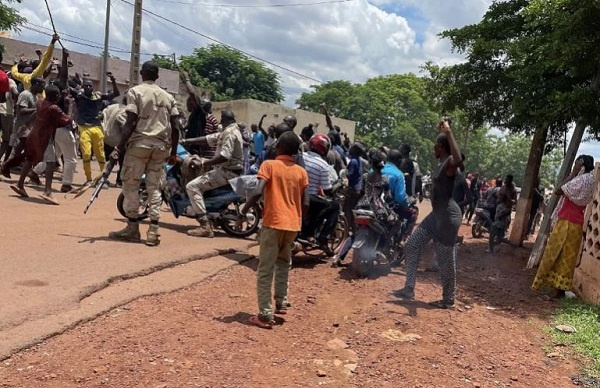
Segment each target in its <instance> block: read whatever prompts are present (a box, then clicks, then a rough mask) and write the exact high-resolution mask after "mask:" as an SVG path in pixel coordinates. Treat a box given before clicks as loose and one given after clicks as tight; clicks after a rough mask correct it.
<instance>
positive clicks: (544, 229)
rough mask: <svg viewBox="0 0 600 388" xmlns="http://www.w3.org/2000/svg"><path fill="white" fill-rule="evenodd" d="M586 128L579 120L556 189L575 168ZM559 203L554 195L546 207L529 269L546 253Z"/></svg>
mask: <svg viewBox="0 0 600 388" xmlns="http://www.w3.org/2000/svg"><path fill="white" fill-rule="evenodd" d="M586 126H587V124H586V123H584V122H583V120H579V121H578V122H577V125H576V126H575V131H574V132H573V136H572V137H571V141H570V142H569V148H568V149H567V153H566V155H565V159H564V160H563V163H562V165H561V166H560V172H559V173H558V178H557V179H556V186H555V189H557V188H558V187H559V186H560V184H561V183H562V182H563V181H564V180H565V178H566V176H567V175H568V174H569V172H570V171H571V167H572V166H573V162H574V161H575V156H576V155H577V151H578V150H579V145H580V144H581V140H582V139H583V135H584V133H585V127H586ZM557 203H558V196H556V195H554V194H552V197H551V198H550V201H549V202H548V206H546V210H545V211H544V220H543V221H542V225H541V226H540V230H539V232H538V236H537V238H536V240H535V245H534V246H533V250H532V251H531V255H530V256H529V261H528V262H527V268H533V267H535V266H536V265H537V264H538V263H539V261H540V258H541V257H542V254H543V253H544V248H545V247H546V241H547V240H548V235H549V234H550V217H552V213H553V212H554V208H555V207H556V204H557Z"/></svg>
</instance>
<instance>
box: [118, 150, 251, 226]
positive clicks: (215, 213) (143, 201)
mask: <svg viewBox="0 0 600 388" xmlns="http://www.w3.org/2000/svg"><path fill="white" fill-rule="evenodd" d="M177 153H178V156H179V157H180V158H182V159H185V158H187V157H188V156H189V154H188V153H187V151H185V149H183V147H181V146H179V148H178V150H177ZM165 169H166V170H167V172H166V176H167V179H166V185H164V187H163V188H162V189H161V196H162V200H163V201H164V202H165V203H166V204H168V205H169V208H170V209H171V212H172V213H173V215H174V216H175V218H179V217H181V216H184V217H188V218H194V219H195V218H196V216H195V214H193V213H192V212H190V200H189V198H188V196H187V193H186V192H185V187H184V185H183V184H182V175H181V163H178V164H175V165H173V166H168V165H165ZM203 196H204V203H205V205H206V210H207V213H208V219H209V220H210V221H211V222H212V224H213V226H214V227H220V228H221V229H223V231H224V232H225V233H227V234H228V235H230V236H233V237H240V238H245V237H248V236H250V235H252V234H254V233H256V232H257V230H258V228H259V226H260V219H261V211H260V207H259V206H258V205H255V206H253V207H252V208H251V209H250V210H249V211H248V214H247V216H246V221H245V222H244V224H243V226H242V228H241V229H237V228H236V226H235V224H236V220H237V215H238V214H239V211H240V210H241V208H242V207H243V205H244V203H245V202H246V199H245V197H243V196H242V195H240V194H238V193H236V192H235V191H234V189H233V187H232V186H231V185H230V184H227V185H226V186H222V187H218V188H215V189H213V190H209V191H206V192H205V193H204V195H203ZM139 198H140V203H139V211H138V214H139V215H138V219H139V220H143V219H146V218H148V207H149V205H150V199H149V197H148V192H147V190H146V182H145V177H142V182H141V184H140V189H139ZM124 200H125V197H124V195H123V193H121V194H120V195H119V197H118V198H117V209H118V210H119V213H120V214H121V215H122V216H123V217H127V216H126V214H125V209H124V207H123V203H124Z"/></svg>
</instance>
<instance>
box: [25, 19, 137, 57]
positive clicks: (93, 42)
mask: <svg viewBox="0 0 600 388" xmlns="http://www.w3.org/2000/svg"><path fill="white" fill-rule="evenodd" d="M26 23H27V24H29V25H30V26H32V27H35V28H41V29H43V30H48V31H52V29H51V28H48V27H44V26H40V25H39V24H35V23H32V22H30V21H27V22H26ZM57 33H58V35H60V36H68V37H70V38H73V39H77V40H78V41H82V42H87V43H92V44H95V45H102V43H99V42H96V41H93V40H89V39H85V38H80V37H78V36H76V35H71V34H67V33H66V32H64V31H57ZM108 48H109V49H113V50H126V49H125V48H122V47H115V46H110V45H109V46H108Z"/></svg>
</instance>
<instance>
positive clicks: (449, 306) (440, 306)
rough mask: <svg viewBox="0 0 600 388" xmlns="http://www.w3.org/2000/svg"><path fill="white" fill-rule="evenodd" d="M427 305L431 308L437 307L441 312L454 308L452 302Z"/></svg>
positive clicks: (437, 302) (439, 301)
mask: <svg viewBox="0 0 600 388" xmlns="http://www.w3.org/2000/svg"><path fill="white" fill-rule="evenodd" d="M429 305H430V306H433V307H437V308H438V309H442V310H449V309H453V308H454V302H452V303H448V302H444V301H443V300H438V301H435V302H429Z"/></svg>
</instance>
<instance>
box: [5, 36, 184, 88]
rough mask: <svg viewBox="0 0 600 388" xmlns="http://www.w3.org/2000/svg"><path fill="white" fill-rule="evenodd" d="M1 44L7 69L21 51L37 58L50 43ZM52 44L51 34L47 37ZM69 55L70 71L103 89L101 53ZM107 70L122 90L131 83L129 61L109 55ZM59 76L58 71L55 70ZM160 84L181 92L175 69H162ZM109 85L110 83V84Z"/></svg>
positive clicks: (56, 55) (56, 50) (59, 51)
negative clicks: (39, 51) (38, 51)
mask: <svg viewBox="0 0 600 388" xmlns="http://www.w3.org/2000/svg"><path fill="white" fill-rule="evenodd" d="M0 44H2V45H3V46H4V54H3V60H2V64H1V67H2V69H3V70H5V71H8V70H10V69H11V68H12V66H13V65H14V64H15V63H17V62H18V61H19V58H20V57H21V55H25V57H27V58H30V59H37V55H36V53H35V50H38V49H39V50H42V52H44V50H46V48H47V47H48V46H47V45H46V46H43V45H39V44H37V43H29V42H24V41H21V40H16V39H11V38H6V37H0ZM48 44H50V38H48ZM53 57H54V58H56V59H57V60H58V61H60V60H61V58H62V49H61V48H60V45H59V44H58V43H57V44H56V45H55V47H54V55H53ZM69 58H70V60H71V61H72V62H73V67H71V68H69V75H75V73H79V74H81V75H82V76H84V75H85V77H86V78H88V79H90V80H92V82H93V83H94V88H95V89H96V90H101V89H102V88H101V82H102V59H103V58H102V56H100V55H90V54H83V53H78V52H76V51H70V50H69ZM108 71H110V72H111V73H112V74H113V75H114V76H115V80H116V81H117V86H118V87H119V89H120V90H121V91H124V90H126V89H127V88H128V87H129V61H124V60H122V59H117V58H109V60H108ZM53 73H54V75H55V76H56V74H57V73H56V72H53ZM156 83H157V84H158V85H159V86H160V87H162V88H163V89H165V90H166V91H168V92H169V93H171V94H173V95H174V96H175V97H176V98H177V96H178V95H180V94H181V93H180V91H179V87H180V85H179V74H178V73H177V72H176V71H172V70H166V69H161V71H160V78H159V79H158V81H157V82H156ZM108 87H109V88H110V84H109V85H108Z"/></svg>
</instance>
